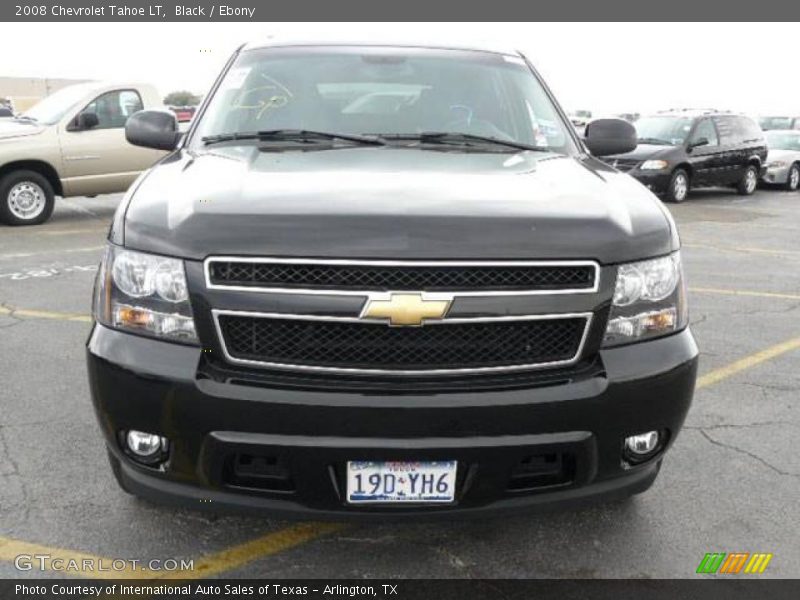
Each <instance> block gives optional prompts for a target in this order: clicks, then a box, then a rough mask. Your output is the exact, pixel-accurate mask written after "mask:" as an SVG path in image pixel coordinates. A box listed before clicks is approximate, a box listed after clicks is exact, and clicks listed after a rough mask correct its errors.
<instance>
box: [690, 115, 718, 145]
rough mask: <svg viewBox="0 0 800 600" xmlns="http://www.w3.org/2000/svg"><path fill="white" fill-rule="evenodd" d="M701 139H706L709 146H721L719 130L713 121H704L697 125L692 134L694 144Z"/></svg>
mask: <svg viewBox="0 0 800 600" xmlns="http://www.w3.org/2000/svg"><path fill="white" fill-rule="evenodd" d="M700 138H706V139H707V140H708V145H709V146H719V138H718V137H717V130H716V128H715V127H714V123H713V122H712V121H711V119H703V120H702V121H700V122H699V123H698V124H697V127H696V128H695V130H694V133H693V134H692V142H696V141H697V140H699V139H700Z"/></svg>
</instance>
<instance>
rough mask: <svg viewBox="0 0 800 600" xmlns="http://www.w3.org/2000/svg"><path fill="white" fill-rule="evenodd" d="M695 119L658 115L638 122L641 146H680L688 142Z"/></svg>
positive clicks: (637, 130)
mask: <svg viewBox="0 0 800 600" xmlns="http://www.w3.org/2000/svg"><path fill="white" fill-rule="evenodd" d="M692 123H693V119H691V118H689V117H673V116H667V115H663V116H662V115H657V116H654V117H643V118H641V119H639V120H638V121H636V123H634V124H633V126H634V127H635V128H636V135H637V137H638V138H639V143H641V144H657V145H659V144H663V145H668V146H679V145H681V144H683V143H684V142H685V141H686V138H687V136H688V135H689V132H690V131H691V129H692Z"/></svg>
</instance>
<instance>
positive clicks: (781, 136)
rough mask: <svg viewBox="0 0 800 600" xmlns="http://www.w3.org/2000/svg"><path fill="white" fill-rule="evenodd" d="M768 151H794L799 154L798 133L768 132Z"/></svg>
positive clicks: (799, 142)
mask: <svg viewBox="0 0 800 600" xmlns="http://www.w3.org/2000/svg"><path fill="white" fill-rule="evenodd" d="M766 138H767V145H769V148H770V150H796V151H798V152H800V133H791V132H788V131H769V132H767V134H766Z"/></svg>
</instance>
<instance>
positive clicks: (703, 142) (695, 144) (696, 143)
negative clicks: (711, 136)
mask: <svg viewBox="0 0 800 600" xmlns="http://www.w3.org/2000/svg"><path fill="white" fill-rule="evenodd" d="M708 143H709V142H708V138H705V137H701V138H697V139H696V140H694V141H692V142H691V143H690V144H689V150H693V149H694V148H699V147H700V146H708Z"/></svg>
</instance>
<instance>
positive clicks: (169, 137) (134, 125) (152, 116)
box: [125, 110, 182, 150]
mask: <svg viewBox="0 0 800 600" xmlns="http://www.w3.org/2000/svg"><path fill="white" fill-rule="evenodd" d="M181 135H182V134H181V132H180V131H178V119H176V118H175V114H174V113H172V112H170V111H168V110H140V111H139V112H136V113H133V114H132V115H131V116H130V118H129V119H128V121H127V123H125V139H126V140H128V142H130V143H131V144H133V145H134V146H143V147H144V148H155V149H156V150H174V149H175V148H176V146H177V145H178V141H179V140H180V139H181Z"/></svg>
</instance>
